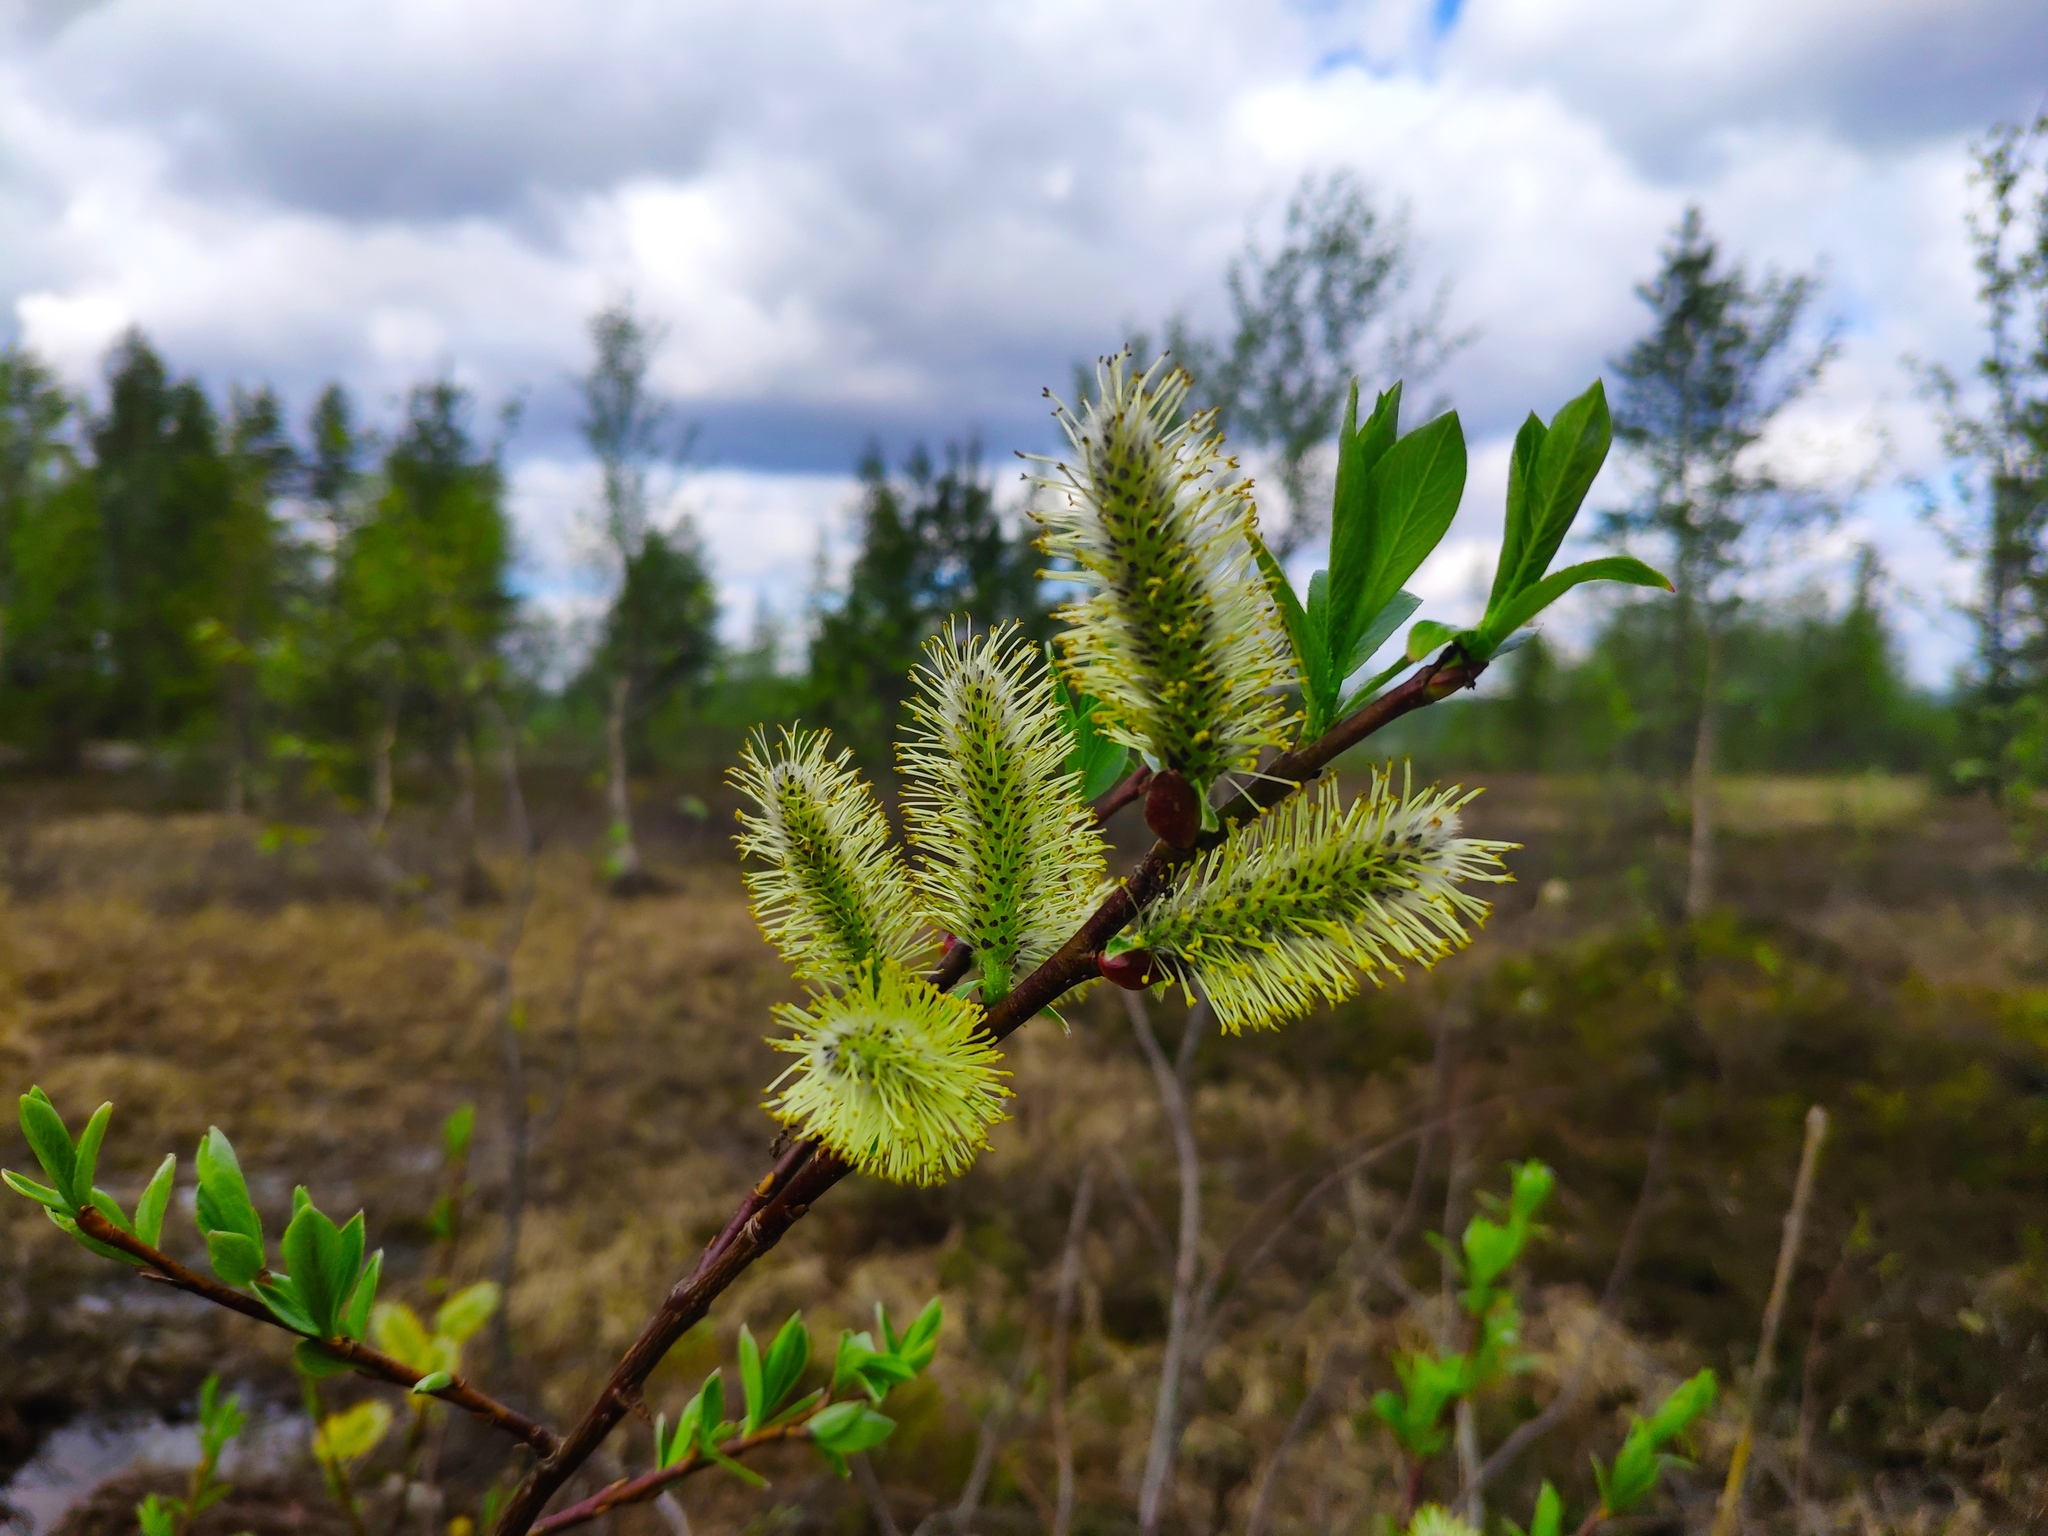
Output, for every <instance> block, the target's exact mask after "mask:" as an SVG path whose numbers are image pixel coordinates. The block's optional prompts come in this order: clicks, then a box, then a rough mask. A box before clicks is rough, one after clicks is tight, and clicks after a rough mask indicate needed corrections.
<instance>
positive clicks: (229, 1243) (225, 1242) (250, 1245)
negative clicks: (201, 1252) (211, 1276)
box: [206, 1232, 263, 1285]
mask: <svg viewBox="0 0 2048 1536" xmlns="http://www.w3.org/2000/svg"><path fill="white" fill-rule="evenodd" d="M206 1258H207V1262H208V1263H210V1264H211V1265H212V1266H213V1272H214V1273H215V1274H216V1275H218V1276H220V1278H221V1279H223V1280H225V1281H226V1282H227V1283H228V1284H229V1285H247V1284H248V1283H249V1282H250V1281H252V1280H254V1279H255V1278H256V1277H257V1276H258V1275H260V1274H262V1273H263V1248H262V1246H261V1245H260V1244H258V1243H256V1242H254V1241H252V1240H251V1239H249V1238H246V1237H244V1236H243V1235H242V1234H241V1233H239V1232H209V1233H207V1234H206Z"/></svg>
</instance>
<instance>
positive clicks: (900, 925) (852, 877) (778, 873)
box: [731, 730, 929, 984]
mask: <svg viewBox="0 0 2048 1536" xmlns="http://www.w3.org/2000/svg"><path fill="white" fill-rule="evenodd" d="M830 741H831V737H830V735H829V733H827V732H825V731H811V732H804V731H788V730H785V731H784V732H783V733H782V739H781V740H780V741H779V742H777V743H775V744H774V745H773V746H771V745H770V744H769V742H768V740H767V738H766V737H765V736H761V735H757V736H755V737H754V738H753V739H752V740H750V741H748V742H747V744H746V746H745V747H744V748H743V749H742V750H741V753H740V765H739V767H738V768H736V769H734V770H733V773H732V775H731V782H732V785H733V787H734V788H735V789H737V790H739V792H740V793H741V794H742V795H744V796H745V797H746V798H747V799H748V800H749V801H751V802H752V803H753V806H754V812H753V813H752V814H749V813H748V812H746V811H741V812H740V814H739V822H740V828H741V835H740V838H739V849H740V853H741V855H742V856H743V857H746V858H753V859H758V860H760V861H761V865H762V867H760V868H755V869H750V870H748V871H747V872H746V875H745V879H746V883H747V894H748V896H749V897H750V898H751V899H752V902H753V908H754V917H755V919H756V920H757V921H758V922H759V923H760V925H761V930H762V932H764V933H766V934H767V935H768V937H769V939H770V940H771V941H772V942H773V943H774V945H775V947H776V948H777V949H779V950H781V951H782V958H783V959H784V960H786V961H787V962H788V963H789V966H790V969H791V970H793V971H795V972H796V974H797V976H798V977H800V978H801V979H803V980H806V981H815V982H822V983H827V984H833V983H839V982H844V981H847V980H849V979H851V978H852V977H853V976H855V975H856V974H858V973H859V972H860V971H861V970H862V969H863V968H864V967H865V966H867V965H868V964H869V963H870V962H871V961H877V960H881V961H888V962H891V963H893V964H897V965H911V964H914V963H915V962H916V961H917V960H918V959H919V958H920V957H921V955H922V954H924V953H925V952H926V951H927V949H928V948H929V945H928V944H927V942H926V940H925V937H924V932H923V929H922V927H921V925H920V924H919V922H918V920H917V913H916V907H915V898H914V892H913V890H912V886H911V880H910V871H909V869H908V868H907V867H906V866H905V864H904V862H903V856H902V854H901V853H900V852H899V851H898V850H897V849H896V847H895V845H894V844H893V843H892V842H891V841H890V838H889V823H888V819H887V818H886V817H885V816H883V814H882V808H881V806H879V805H878V804H876V802H875V797H874V793H873V791H872V790H870V789H869V788H868V786H867V784H866V783H865V782H864V781H863V780H862V779H861V777H860V775H859V774H857V773H856V772H855V771H854V770H853V767H852V766H851V764H852V757H853V754H852V753H851V752H850V751H842V752H841V753H840V754H839V755H838V756H837V757H827V756H826V752H827V751H828V749H829V745H830Z"/></svg>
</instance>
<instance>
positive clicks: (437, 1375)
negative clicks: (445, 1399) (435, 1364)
mask: <svg viewBox="0 0 2048 1536" xmlns="http://www.w3.org/2000/svg"><path fill="white" fill-rule="evenodd" d="M454 1385H455V1378H454V1377H453V1376H451V1375H449V1374H448V1372H446V1371H429V1372H427V1374H426V1375H424V1376H422V1377H421V1378H420V1379H419V1380H418V1381H416V1382H414V1383H413V1384H412V1387H411V1388H410V1390H411V1392H412V1395H413V1396H414V1397H432V1396H433V1395H434V1394H435V1393H436V1392H445V1391H446V1390H447V1389H448V1388H450V1387H452V1386H454Z"/></svg>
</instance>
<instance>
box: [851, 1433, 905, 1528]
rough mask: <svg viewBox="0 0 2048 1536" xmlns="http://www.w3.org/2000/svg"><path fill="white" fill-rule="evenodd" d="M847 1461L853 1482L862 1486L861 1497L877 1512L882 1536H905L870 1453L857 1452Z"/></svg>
mask: <svg viewBox="0 0 2048 1536" xmlns="http://www.w3.org/2000/svg"><path fill="white" fill-rule="evenodd" d="M846 1460H847V1462H848V1463H849V1464H850V1465H851V1466H852V1468H853V1480H854V1481H855V1482H856V1483H858V1484H860V1491H861V1496H862V1497H863V1498H865V1499H866V1500H867V1501H868V1508H869V1509H871V1510H873V1511H874V1512H875V1524H876V1525H878V1526H880V1527H881V1528H882V1536H903V1527H902V1526H900V1525H898V1524H897V1523H896V1513H895V1511H894V1510H892V1509H890V1508H889V1495H888V1494H886V1493H884V1492H883V1491H882V1480H881V1479H880V1478H879V1477H876V1476H875V1469H874V1466H873V1464H872V1463H870V1462H869V1461H868V1453H867V1452H866V1451H856V1452H854V1453H853V1454H852V1455H851V1456H849V1457H847V1458H846Z"/></svg>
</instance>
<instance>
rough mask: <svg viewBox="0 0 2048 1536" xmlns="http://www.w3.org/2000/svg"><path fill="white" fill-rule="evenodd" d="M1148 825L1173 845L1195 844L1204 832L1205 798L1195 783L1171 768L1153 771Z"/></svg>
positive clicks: (1147, 797) (1147, 799)
mask: <svg viewBox="0 0 2048 1536" xmlns="http://www.w3.org/2000/svg"><path fill="white" fill-rule="evenodd" d="M1145 825H1146V826H1148V827H1150V828H1151V829H1152V835H1153V836H1155V837H1157V838H1159V839H1161V840H1162V841H1164V842H1165V843H1167V844H1168V845H1169V846H1171V847H1174V848H1192V847H1194V846H1195V839H1196V838H1197V837H1199V836H1200V835H1201V832H1202V800H1201V797H1200V796H1199V795H1197V794H1196V793H1195V786H1194V785H1192V784H1190V783H1189V782H1188V781H1187V780H1186V779H1185V778H1183V777H1182V776H1181V775H1180V774H1178V773H1175V772H1174V771H1173V770H1172V769H1171V768H1169V769H1167V770H1166V771H1165V772H1164V773H1155V774H1153V775H1152V783H1151V786H1150V787H1149V788H1147V789H1146V791H1145Z"/></svg>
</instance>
